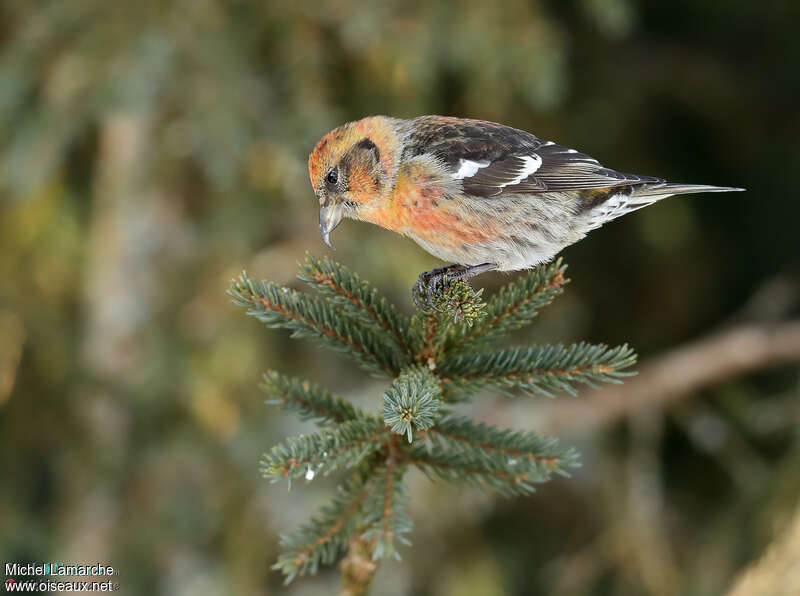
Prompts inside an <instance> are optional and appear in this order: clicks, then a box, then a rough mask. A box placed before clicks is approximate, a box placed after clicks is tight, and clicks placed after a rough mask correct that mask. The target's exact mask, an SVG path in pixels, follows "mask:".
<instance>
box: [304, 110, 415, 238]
mask: <svg viewBox="0 0 800 596" xmlns="http://www.w3.org/2000/svg"><path fill="white" fill-rule="evenodd" d="M400 122H402V121H400V120H396V119H394V118H388V117H386V116H371V117H369V118H364V119H363V120H359V121H357V122H349V123H347V124H344V125H342V126H340V127H339V128H336V129H334V130H332V131H331V132H329V133H328V134H326V135H325V136H324V137H322V139H321V140H320V141H319V143H317V146H316V147H314V151H312V152H311V155H310V156H309V158H308V174H309V176H310V178H311V185H312V186H313V187H314V193H315V194H316V195H317V199H318V200H319V230H320V232H321V233H322V239H323V240H324V241H325V244H327V245H328V246H330V247H331V248H333V246H331V243H330V233H331V232H332V231H333V229H334V228H335V227H336V226H338V225H339V223H340V222H341V221H342V218H343V217H352V218H354V219H358V211H359V209H362V208H363V207H364V206H365V205H368V204H369V203H371V202H373V201H380V200H383V199H385V198H386V197H387V196H388V194H389V193H390V192H391V189H392V185H393V184H394V177H395V174H396V170H397V162H398V161H399V157H400V156H399V153H400V150H401V143H400V140H399V134H398V127H399V123H400Z"/></svg>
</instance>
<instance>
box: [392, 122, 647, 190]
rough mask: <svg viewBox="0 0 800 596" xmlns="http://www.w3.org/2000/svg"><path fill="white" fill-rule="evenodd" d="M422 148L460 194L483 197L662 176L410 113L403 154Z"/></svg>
mask: <svg viewBox="0 0 800 596" xmlns="http://www.w3.org/2000/svg"><path fill="white" fill-rule="evenodd" d="M425 153H427V154H432V155H434V156H436V157H437V158H438V159H439V160H440V161H441V162H443V163H444V164H445V165H446V167H447V169H448V171H449V172H450V173H451V175H452V176H453V178H456V179H459V180H462V181H463V185H464V192H465V193H466V194H469V195H473V196H476V197H484V198H489V197H497V196H501V195H509V194H527V193H542V192H558V191H569V190H587V189H597V188H609V187H615V186H622V185H637V184H646V183H654V182H655V183H658V182H663V181H662V180H660V179H659V178H652V177H649V176H636V175H633V174H624V173H622V172H617V171H615V170H611V169H608V168H604V167H603V166H602V165H601V164H600V162H598V161H597V160H596V159H594V158H592V157H589V156H588V155H585V154H584V153H580V152H578V151H575V150H574V149H569V148H567V147H564V146H562V145H558V144H556V143H552V142H550V141H543V140H542V139H540V138H538V137H536V136H534V135H532V134H531V133H529V132H525V131H524V130H518V129H516V128H511V127H509V126H503V125H502V124H495V123H493V122H484V121H482V120H465V119H460V118H446V117H443V116H422V117H420V118H416V119H415V120H413V121H412V127H411V130H410V133H409V135H408V138H407V141H406V153H405V155H404V157H413V156H414V155H420V154H425Z"/></svg>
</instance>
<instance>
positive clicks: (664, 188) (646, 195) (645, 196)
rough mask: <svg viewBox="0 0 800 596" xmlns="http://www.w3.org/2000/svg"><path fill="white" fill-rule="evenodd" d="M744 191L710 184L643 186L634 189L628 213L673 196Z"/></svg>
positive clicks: (660, 183)
mask: <svg viewBox="0 0 800 596" xmlns="http://www.w3.org/2000/svg"><path fill="white" fill-rule="evenodd" d="M743 190H745V189H744V188H735V187H733V186H711V185H709V184H672V183H670V182H656V183H654V184H641V185H637V186H634V187H633V189H632V192H631V198H630V201H629V202H628V205H627V207H628V209H627V210H626V211H635V210H636V209H641V208H642V207H647V206H648V205H652V204H653V203H655V202H656V201H660V200H661V199H666V198H667V197H671V196H672V195H686V194H691V193H695V192H739V191H743Z"/></svg>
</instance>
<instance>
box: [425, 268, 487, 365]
mask: <svg viewBox="0 0 800 596" xmlns="http://www.w3.org/2000/svg"><path fill="white" fill-rule="evenodd" d="M482 295H483V289H480V290H475V289H473V288H472V287H471V286H469V285H468V284H467V283H465V282H463V281H461V280H455V281H448V280H447V278H445V279H444V281H443V284H442V286H441V287H440V290H439V292H438V293H437V294H434V296H433V308H427V309H424V310H422V309H420V310H419V311H418V312H417V314H416V315H414V317H412V319H411V337H412V348H413V351H414V360H415V361H416V362H417V363H419V364H422V365H423V366H427V367H428V368H430V369H431V370H435V369H436V366H437V363H438V362H439V360H440V359H441V358H442V357H443V356H444V354H445V352H446V351H448V349H449V346H450V345H451V344H452V343H453V342H454V340H456V339H457V338H459V337H461V336H463V335H464V334H465V333H467V332H468V330H469V329H470V328H472V327H473V325H475V324H476V323H477V322H478V321H481V319H483V318H484V317H485V309H486V303H485V302H483V298H482Z"/></svg>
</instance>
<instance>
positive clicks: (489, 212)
mask: <svg viewBox="0 0 800 596" xmlns="http://www.w3.org/2000/svg"><path fill="white" fill-rule="evenodd" d="M425 191H426V189H425V187H424V186H416V187H414V188H412V189H408V190H407V191H406V192H404V193H400V194H395V197H394V200H393V201H391V202H388V203H387V204H384V205H383V206H382V207H381V208H373V209H371V210H368V211H367V210H365V211H363V212H362V213H361V214H360V216H361V217H360V219H364V220H366V221H370V222H371V223H374V224H377V225H379V226H381V227H384V228H387V229H390V230H393V231H395V232H397V233H399V234H403V235H404V236H408V237H409V238H411V239H412V240H414V241H415V242H416V243H417V244H419V245H420V246H421V247H422V248H424V249H425V250H426V251H428V252H429V253H431V254H432V255H434V256H435V257H438V258H440V259H442V260H444V261H450V262H453V263H458V264H461V265H481V264H483V263H493V264H494V265H496V268H497V269H498V270H500V271H516V270H519V269H528V268H530V267H534V266H535V265H538V264H539V263H542V262H546V261H549V260H550V259H552V258H553V257H554V256H555V255H556V254H557V253H558V252H559V251H560V250H561V249H562V248H564V247H565V246H568V245H569V244H572V243H573V242H576V241H577V240H579V239H580V238H581V237H582V236H583V235H582V234H576V233H575V232H574V230H572V229H571V228H570V227H569V219H570V218H569V217H568V214H567V213H566V212H563V209H559V208H557V207H558V205H554V204H552V203H550V204H549V205H548V201H547V198H546V197H542V198H541V199H539V200H538V201H531V200H530V197H526V198H522V197H516V198H510V199H490V200H482V201H470V200H466V199H464V198H463V197H453V198H450V197H445V198H442V197H441V195H438V194H436V193H432V192H430V191H429V192H427V193H426V192H425ZM526 199H527V200H526Z"/></svg>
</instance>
